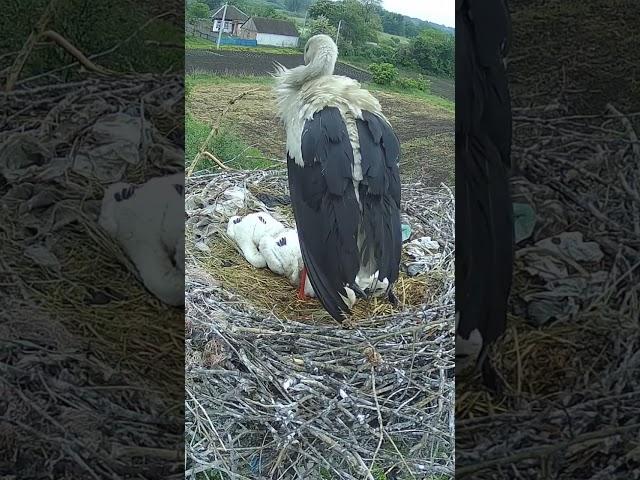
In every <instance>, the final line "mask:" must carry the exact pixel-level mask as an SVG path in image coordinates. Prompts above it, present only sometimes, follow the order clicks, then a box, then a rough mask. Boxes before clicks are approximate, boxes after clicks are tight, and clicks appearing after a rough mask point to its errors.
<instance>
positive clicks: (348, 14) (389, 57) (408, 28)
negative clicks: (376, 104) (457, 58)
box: [187, 0, 455, 89]
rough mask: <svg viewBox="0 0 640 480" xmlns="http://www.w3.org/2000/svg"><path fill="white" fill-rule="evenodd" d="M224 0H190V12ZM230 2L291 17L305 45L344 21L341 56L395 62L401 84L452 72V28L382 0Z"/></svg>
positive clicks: (421, 84) (363, 62)
mask: <svg viewBox="0 0 640 480" xmlns="http://www.w3.org/2000/svg"><path fill="white" fill-rule="evenodd" d="M223 4H224V1H223V0H198V1H195V0H188V1H187V17H188V18H193V16H194V15H197V14H203V13H204V12H208V11H211V12H214V11H216V10H217V9H219V8H220V7H221V6H222V5H223ZM229 4H230V5H235V6H237V7H238V8H239V9H241V10H242V11H244V12H245V13H246V14H247V15H252V16H262V17H272V18H282V19H289V20H291V21H293V22H294V23H295V24H296V25H297V27H298V31H299V33H300V46H301V47H302V46H303V45H304V43H305V42H306V40H307V39H308V38H309V37H311V36H313V35H316V34H319V33H325V34H327V35H330V36H331V37H333V38H336V34H337V28H338V24H339V23H340V22H342V23H341V25H340V36H339V38H338V44H339V47H340V55H341V60H342V61H345V62H347V63H351V64H353V65H355V66H358V67H361V68H365V69H368V70H370V71H371V72H372V73H373V71H372V70H371V69H370V68H369V67H370V65H371V64H372V63H375V64H381V63H383V64H384V63H388V64H391V65H393V66H394V67H395V68H396V70H397V75H396V77H397V82H396V85H397V86H402V85H405V84H407V85H412V86H413V87H416V88H419V89H428V82H425V81H424V79H420V78H419V75H423V76H425V75H431V76H438V77H442V78H449V79H452V78H453V75H454V48H455V47H454V46H455V38H454V30H453V29H452V28H450V27H446V26H443V25H437V24H434V23H432V22H428V21H423V20H420V19H417V18H411V17H407V16H406V15H401V14H398V13H393V12H389V11H387V10H385V9H384V8H383V7H382V0H339V1H331V0H229ZM207 9H208V10H207ZM206 16H208V13H207V15H206ZM373 68H374V69H375V68H376V67H373ZM409 80H411V81H409ZM407 82H408V83H407ZM413 82H417V83H413ZM391 83H393V82H391ZM391 83H389V82H387V83H384V84H391Z"/></svg>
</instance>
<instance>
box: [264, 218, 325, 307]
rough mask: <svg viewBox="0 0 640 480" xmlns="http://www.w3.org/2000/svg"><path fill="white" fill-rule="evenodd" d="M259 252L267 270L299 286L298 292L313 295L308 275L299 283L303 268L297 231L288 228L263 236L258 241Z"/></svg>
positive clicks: (308, 295)
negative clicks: (273, 234)
mask: <svg viewBox="0 0 640 480" xmlns="http://www.w3.org/2000/svg"><path fill="white" fill-rule="evenodd" d="M259 248H260V253H261V254H262V255H263V256H264V259H265V260H266V262H267V266H268V267H269V270H271V271H272V272H273V273H277V274H278V275H282V276H284V277H287V279H288V280H289V282H291V284H292V285H295V286H297V287H300V289H299V292H300V293H301V294H303V295H305V296H307V297H315V296H316V295H315V292H314V291H313V287H312V286H311V282H309V277H306V278H305V279H304V286H303V285H301V272H302V269H303V268H304V264H303V262H302V253H301V251H300V242H299V240H298V232H296V231H295V230H294V229H292V228H290V229H287V230H285V231H284V232H282V233H280V234H279V235H276V236H265V237H263V238H262V240H261V241H260V246H259Z"/></svg>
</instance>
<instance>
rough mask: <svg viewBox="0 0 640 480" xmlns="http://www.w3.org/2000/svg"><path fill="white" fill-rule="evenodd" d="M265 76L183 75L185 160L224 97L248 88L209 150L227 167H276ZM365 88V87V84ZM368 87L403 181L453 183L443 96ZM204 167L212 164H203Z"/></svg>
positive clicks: (450, 124)
mask: <svg viewBox="0 0 640 480" xmlns="http://www.w3.org/2000/svg"><path fill="white" fill-rule="evenodd" d="M270 85H271V78H269V77H260V76H254V77H251V76H244V77H233V76H213V75H203V74H200V75H189V76H187V91H188V98H187V129H186V130H187V133H186V148H187V161H188V162H189V161H191V160H192V159H193V157H194V155H195V152H196V151H197V150H198V148H199V147H200V145H202V143H203V142H204V141H205V139H206V137H207V135H208V133H209V131H210V129H211V126H212V125H215V123H216V122H217V121H218V118H219V116H220V114H221V113H222V111H223V110H224V108H225V107H226V106H227V104H228V102H229V100H231V99H232V98H234V97H235V96H237V95H238V94H239V93H241V92H245V91H251V93H250V94H248V95H247V96H246V97H245V98H243V99H241V100H239V101H238V102H237V103H236V104H234V106H233V108H231V109H230V110H229V112H228V113H227V114H226V115H225V117H224V119H223V121H222V122H221V132H222V136H223V138H224V139H219V140H217V141H216V142H214V143H212V144H211V145H210V147H209V148H210V149H211V150H210V151H211V153H213V154H214V155H216V156H217V157H218V158H219V159H220V160H221V161H223V162H225V163H228V166H230V167H232V168H246V169H252V168H277V167H278V166H279V165H282V163H281V162H282V160H283V159H284V148H285V147H284V145H285V137H284V131H283V129H282V127H281V125H280V124H279V122H278V120H277V119H276V118H275V105H274V104H273V97H272V93H271V88H270ZM367 87H368V88H369V87H370V86H369V85H367ZM371 91H372V92H373V93H374V95H375V96H376V97H377V98H378V99H379V100H380V103H381V104H382V108H383V110H384V112H385V115H386V116H387V118H389V120H390V121H391V123H392V125H393V127H394V129H395V130H396V132H397V134H398V137H399V138H400V142H401V147H402V160H401V172H402V175H403V177H404V178H405V179H418V178H421V179H423V181H425V182H426V183H428V184H430V185H435V186H437V185H439V184H440V183H441V182H444V183H446V184H449V185H453V182H454V162H453V160H454V158H453V151H454V148H453V146H454V109H453V104H452V103H451V102H450V101H447V100H445V99H442V98H439V97H435V96H432V95H427V94H424V93H423V92H409V93H407V92H396V91H391V90H388V89H383V88H372V89H371ZM202 167H204V168H213V165H212V164H211V163H206V162H205V163H203V164H202Z"/></svg>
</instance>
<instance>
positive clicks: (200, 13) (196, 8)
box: [187, 2, 210, 20]
mask: <svg viewBox="0 0 640 480" xmlns="http://www.w3.org/2000/svg"><path fill="white" fill-rule="evenodd" d="M209 14H210V11H209V5H207V4H206V3H203V2H195V3H192V4H191V5H189V8H188V10H187V18H188V19H190V20H202V19H205V18H209Z"/></svg>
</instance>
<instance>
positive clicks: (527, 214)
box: [513, 203, 536, 243]
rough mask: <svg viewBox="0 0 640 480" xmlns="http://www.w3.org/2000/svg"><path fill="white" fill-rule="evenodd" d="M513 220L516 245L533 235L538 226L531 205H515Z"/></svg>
mask: <svg viewBox="0 0 640 480" xmlns="http://www.w3.org/2000/svg"><path fill="white" fill-rule="evenodd" d="M513 220H514V230H515V232H514V233H515V241H516V243H520V242H521V241H523V240H526V239H527V238H529V237H530V236H531V235H532V234H533V229H534V228H535V226H536V212H535V210H534V209H533V208H532V207H531V205H529V204H526V203H514V204H513Z"/></svg>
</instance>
